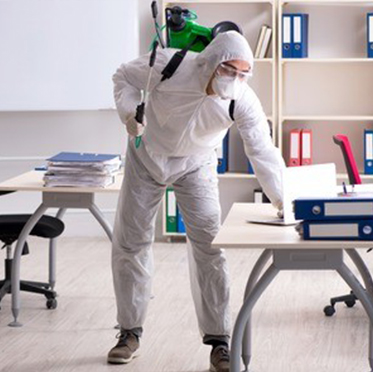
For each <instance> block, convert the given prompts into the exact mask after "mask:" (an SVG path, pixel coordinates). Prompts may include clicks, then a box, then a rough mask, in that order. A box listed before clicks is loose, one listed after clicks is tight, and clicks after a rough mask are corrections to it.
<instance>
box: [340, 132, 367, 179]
mask: <svg viewBox="0 0 373 372" xmlns="http://www.w3.org/2000/svg"><path fill="white" fill-rule="evenodd" d="M333 141H334V143H335V144H337V145H338V146H340V148H341V150H342V154H343V159H344V161H345V165H346V169H347V174H348V179H349V181H350V184H351V185H359V184H361V178H360V174H359V170H358V168H357V165H356V160H355V157H354V154H353V152H352V149H351V145H350V141H349V139H348V137H347V136H345V135H343V134H337V135H335V136H333Z"/></svg>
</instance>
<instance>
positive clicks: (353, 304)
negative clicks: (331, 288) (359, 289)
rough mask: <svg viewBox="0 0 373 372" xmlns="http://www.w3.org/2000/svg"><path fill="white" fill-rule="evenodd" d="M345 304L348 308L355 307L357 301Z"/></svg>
mask: <svg viewBox="0 0 373 372" xmlns="http://www.w3.org/2000/svg"><path fill="white" fill-rule="evenodd" d="M345 304H346V306H347V307H354V306H355V304H356V301H355V300H351V301H345Z"/></svg>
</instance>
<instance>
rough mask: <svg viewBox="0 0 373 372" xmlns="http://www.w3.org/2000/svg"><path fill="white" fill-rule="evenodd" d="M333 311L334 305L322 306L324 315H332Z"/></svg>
mask: <svg viewBox="0 0 373 372" xmlns="http://www.w3.org/2000/svg"><path fill="white" fill-rule="evenodd" d="M334 313H335V309H334V306H332V305H328V306H325V307H324V314H325V315H326V316H332V315H333V314H334Z"/></svg>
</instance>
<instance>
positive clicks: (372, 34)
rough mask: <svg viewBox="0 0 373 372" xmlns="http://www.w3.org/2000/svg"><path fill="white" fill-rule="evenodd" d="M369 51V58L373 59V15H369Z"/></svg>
mask: <svg viewBox="0 0 373 372" xmlns="http://www.w3.org/2000/svg"><path fill="white" fill-rule="evenodd" d="M367 49H368V53H367V54H368V58H373V13H367Z"/></svg>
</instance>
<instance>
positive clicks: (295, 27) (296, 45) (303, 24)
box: [292, 13, 308, 58]
mask: <svg viewBox="0 0 373 372" xmlns="http://www.w3.org/2000/svg"><path fill="white" fill-rule="evenodd" d="M292 47H293V49H292V57H293V58H306V57H308V14H305V13H296V14H292Z"/></svg>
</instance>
